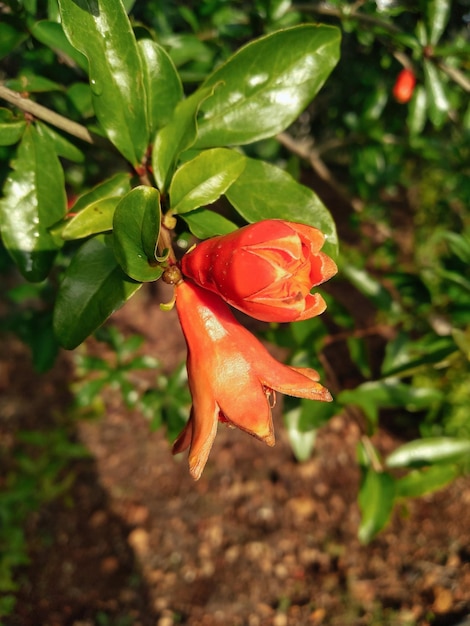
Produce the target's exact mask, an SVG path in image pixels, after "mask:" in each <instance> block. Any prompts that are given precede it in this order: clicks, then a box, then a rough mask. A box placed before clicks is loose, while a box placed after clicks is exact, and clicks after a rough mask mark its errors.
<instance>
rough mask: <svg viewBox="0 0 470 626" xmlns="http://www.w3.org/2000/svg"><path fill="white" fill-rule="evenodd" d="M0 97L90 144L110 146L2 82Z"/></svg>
mask: <svg viewBox="0 0 470 626" xmlns="http://www.w3.org/2000/svg"><path fill="white" fill-rule="evenodd" d="M0 98H2V99H3V100H6V101H7V102H9V103H10V104H13V105H14V106H15V107H17V108H18V109H21V110H22V111H24V112H25V113H29V114H30V115H32V116H34V117H35V118H37V119H40V120H42V121H43V122H47V123H48V124H51V125H52V126H55V127H56V128H60V130H64V131H65V132H66V133H68V134H69V135H73V136H74V137H76V138H77V139H81V140H82V141H85V142H86V143H90V144H92V145H98V146H101V147H106V148H108V149H110V148H112V144H110V143H109V141H108V140H107V139H105V138H104V137H100V136H99V135H95V134H94V133H90V131H89V130H88V129H87V128H86V127H85V126H82V125H81V124H78V123H77V122H74V121H72V120H70V119H68V118H67V117H64V116H63V115H59V113H56V112H55V111H51V109H48V108H47V107H45V106H42V104H38V103H37V102H34V101H33V100H30V99H29V98H25V97H23V96H22V95H21V94H20V93H18V92H17V91H13V90H12V89H8V87H5V85H2V84H0Z"/></svg>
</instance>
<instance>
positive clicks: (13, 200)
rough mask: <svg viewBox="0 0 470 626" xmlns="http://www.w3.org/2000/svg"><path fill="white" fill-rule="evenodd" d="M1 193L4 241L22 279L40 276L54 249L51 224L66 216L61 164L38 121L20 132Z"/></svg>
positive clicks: (42, 276) (36, 279) (53, 253)
mask: <svg viewBox="0 0 470 626" xmlns="http://www.w3.org/2000/svg"><path fill="white" fill-rule="evenodd" d="M45 164H47V167H45ZM3 194H4V198H3V199H2V200H1V201H0V226H1V232H2V239H3V243H4V245H5V247H6V249H7V250H8V251H9V253H10V254H11V256H12V257H13V259H14V260H15V261H16V263H17V265H18V267H19V269H20V271H21V273H22V274H23V275H24V277H25V278H27V279H28V280H31V281H40V280H43V279H44V278H45V277H46V276H47V274H48V273H49V270H50V268H51V265H52V263H53V260H54V256H55V253H56V251H57V249H58V246H57V244H56V242H55V240H54V238H53V237H52V235H51V234H50V233H49V227H50V226H52V225H53V224H54V223H55V222H57V221H59V220H60V219H61V218H62V217H63V215H64V214H65V207H66V197H65V189H64V173H63V171H62V167H61V165H60V162H59V159H58V158H57V155H56V154H55V152H54V146H53V145H52V142H51V140H50V139H49V137H48V136H47V135H46V133H45V132H44V130H43V127H42V126H41V125H40V124H38V125H37V126H33V125H30V126H28V127H27V128H26V130H25V131H24V134H23V139H22V141H21V143H20V144H19V147H18V152H17V155H16V158H15V160H14V162H13V170H12V171H11V172H10V174H9V176H8V178H7V180H6V183H5V186H4V189H3Z"/></svg>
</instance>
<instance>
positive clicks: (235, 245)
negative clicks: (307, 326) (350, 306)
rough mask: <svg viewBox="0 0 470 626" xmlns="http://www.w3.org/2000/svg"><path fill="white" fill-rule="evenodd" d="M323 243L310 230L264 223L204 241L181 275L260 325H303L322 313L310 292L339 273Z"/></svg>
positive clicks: (316, 232)
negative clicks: (324, 250) (298, 321)
mask: <svg viewBox="0 0 470 626" xmlns="http://www.w3.org/2000/svg"><path fill="white" fill-rule="evenodd" d="M324 240H325V236H324V235H323V233H322V232H320V231H319V230H318V229H317V228H313V227H312V226H306V225H305V224H296V223H293V222H286V221H284V220H264V221H261V222H257V223H256V224H250V225H248V226H245V227H243V228H240V229H239V230H237V231H235V232H233V233H230V234H228V235H222V236H219V237H213V238H212V239H208V240H206V241H203V242H202V243H200V244H199V245H198V246H196V247H195V248H194V250H192V251H191V252H189V253H188V254H186V255H185V256H184V257H183V259H182V262H181V270H182V272H183V274H184V275H185V276H187V277H188V278H191V279H192V280H193V281H194V282H195V283H196V284H197V285H199V286H200V287H204V288H205V289H209V290H210V291H213V292H214V293H216V294H218V295H219V296H221V297H222V298H223V299H224V300H225V301H226V302H228V303H229V304H231V305H232V306H233V307H235V308H236V309H239V310H240V311H243V312H244V313H247V314H248V315H251V316H252V317H255V318H257V319H259V320H263V321H266V322H294V321H297V320H305V319H308V318H310V317H314V316H315V315H319V314H320V313H322V312H323V311H324V310H325V308H326V304H325V301H324V300H323V298H322V297H321V296H320V294H311V293H310V290H311V288H312V287H314V286H316V285H319V284H320V283H323V282H324V281H326V280H328V279H329V278H331V277H332V276H334V274H336V272H337V267H336V265H335V263H334V261H333V260H332V259H330V257H329V256H327V255H326V254H325V253H324V252H320V248H321V247H322V245H323V243H324Z"/></svg>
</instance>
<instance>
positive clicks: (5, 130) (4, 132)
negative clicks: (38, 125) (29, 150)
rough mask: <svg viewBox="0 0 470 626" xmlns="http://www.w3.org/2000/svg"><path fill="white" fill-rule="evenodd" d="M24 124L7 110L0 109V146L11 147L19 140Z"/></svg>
mask: <svg viewBox="0 0 470 626" xmlns="http://www.w3.org/2000/svg"><path fill="white" fill-rule="evenodd" d="M25 128H26V122H25V121H24V119H23V120H21V119H18V118H16V117H15V116H14V115H13V113H12V112H11V111H10V110H9V109H0V146H13V145H14V144H15V143H18V141H19V140H20V139H21V137H22V135H23V133H24V130H25Z"/></svg>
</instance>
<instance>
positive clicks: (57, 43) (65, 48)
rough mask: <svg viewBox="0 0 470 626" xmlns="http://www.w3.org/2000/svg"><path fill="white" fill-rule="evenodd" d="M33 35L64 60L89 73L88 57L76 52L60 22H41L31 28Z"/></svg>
mask: <svg viewBox="0 0 470 626" xmlns="http://www.w3.org/2000/svg"><path fill="white" fill-rule="evenodd" d="M31 34H32V35H33V37H35V38H36V39H37V40H38V41H40V42H41V43H43V44H44V45H46V46H49V48H51V49H52V50H54V52H55V53H56V54H57V55H58V56H59V57H61V58H62V60H64V57H65V59H67V58H68V59H70V60H72V61H73V63H75V64H76V65H77V66H78V67H80V68H81V69H82V70H83V71H84V72H86V73H88V61H87V59H86V57H85V56H84V55H83V54H82V53H81V52H79V51H78V50H76V49H75V48H74V47H73V46H72V44H71V43H70V42H69V40H68V39H67V37H66V36H65V33H64V29H63V28H62V25H61V24H59V23H58V22H50V21H48V20H41V21H39V22H35V23H34V24H33V25H32V26H31Z"/></svg>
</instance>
